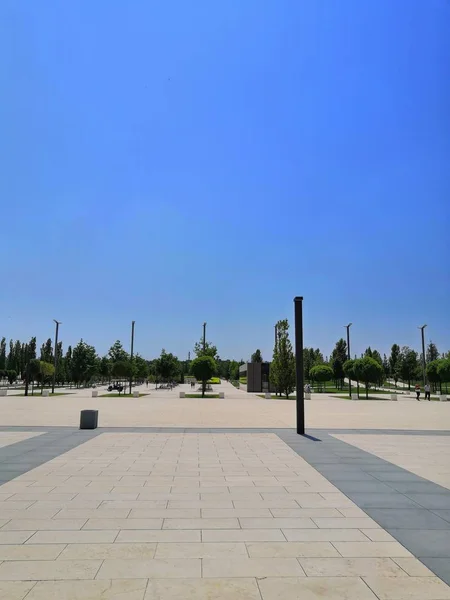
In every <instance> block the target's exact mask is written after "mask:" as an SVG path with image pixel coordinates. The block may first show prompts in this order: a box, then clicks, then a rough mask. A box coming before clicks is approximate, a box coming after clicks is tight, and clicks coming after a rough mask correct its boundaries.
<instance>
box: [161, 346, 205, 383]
mask: <svg viewBox="0 0 450 600" xmlns="http://www.w3.org/2000/svg"><path fill="white" fill-rule="evenodd" d="M214 364H215V363H214ZM191 366H192V363H191ZM154 372H155V378H156V379H155V381H156V386H157V387H158V383H159V382H160V381H162V382H170V381H173V380H174V379H177V377H178V373H179V364H178V359H177V357H176V356H174V355H173V354H172V353H171V352H166V351H165V350H164V348H163V349H162V351H161V356H160V357H159V358H157V359H156V360H155V361H154Z"/></svg>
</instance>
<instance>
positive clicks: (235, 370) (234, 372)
mask: <svg viewBox="0 0 450 600" xmlns="http://www.w3.org/2000/svg"><path fill="white" fill-rule="evenodd" d="M230 380H231V381H239V363H238V361H237V360H232V361H230Z"/></svg>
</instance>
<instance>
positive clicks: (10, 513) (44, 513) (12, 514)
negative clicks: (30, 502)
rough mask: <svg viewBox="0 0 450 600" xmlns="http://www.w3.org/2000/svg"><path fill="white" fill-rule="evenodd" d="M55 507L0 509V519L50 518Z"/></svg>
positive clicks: (54, 511) (56, 510)
mask: <svg viewBox="0 0 450 600" xmlns="http://www.w3.org/2000/svg"><path fill="white" fill-rule="evenodd" d="M57 512H58V509H57V508H27V509H25V510H1V508H0V517H1V518H2V519H52V518H53V517H54V516H55V515H56V513H57Z"/></svg>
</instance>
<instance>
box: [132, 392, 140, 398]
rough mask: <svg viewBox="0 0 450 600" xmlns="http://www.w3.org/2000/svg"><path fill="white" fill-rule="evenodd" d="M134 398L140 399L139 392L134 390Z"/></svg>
mask: <svg viewBox="0 0 450 600" xmlns="http://www.w3.org/2000/svg"><path fill="white" fill-rule="evenodd" d="M133 398H139V392H138V391H136V390H134V391H133Z"/></svg>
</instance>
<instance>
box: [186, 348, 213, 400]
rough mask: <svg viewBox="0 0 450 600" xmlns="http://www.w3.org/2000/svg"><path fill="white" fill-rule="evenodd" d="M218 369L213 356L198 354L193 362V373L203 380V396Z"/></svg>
mask: <svg viewBox="0 0 450 600" xmlns="http://www.w3.org/2000/svg"><path fill="white" fill-rule="evenodd" d="M215 371H216V363H215V361H214V359H213V357H212V356H208V355H206V354H205V355H203V356H197V358H194V360H193V361H192V362H191V373H192V374H193V375H194V377H195V378H196V379H197V381H201V382H202V397H204V396H205V390H206V384H207V382H208V379H210V378H211V377H212V376H213V375H214V373H215Z"/></svg>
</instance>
